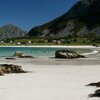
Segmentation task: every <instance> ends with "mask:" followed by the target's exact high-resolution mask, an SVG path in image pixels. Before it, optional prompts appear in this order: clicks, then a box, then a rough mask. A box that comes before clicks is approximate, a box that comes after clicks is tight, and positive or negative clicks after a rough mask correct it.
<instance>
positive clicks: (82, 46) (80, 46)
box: [0, 45, 99, 48]
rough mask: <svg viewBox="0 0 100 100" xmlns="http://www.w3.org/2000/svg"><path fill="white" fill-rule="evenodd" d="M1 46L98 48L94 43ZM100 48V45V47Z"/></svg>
mask: <svg viewBox="0 0 100 100" xmlns="http://www.w3.org/2000/svg"><path fill="white" fill-rule="evenodd" d="M0 47H51V48H55V47H56V48H96V47H95V46H92V45H78V46H77V45H73V46H67V45H51V46H50V45H34V46H24V45H22V46H20V45H19V46H0ZM98 48H99V47H98Z"/></svg>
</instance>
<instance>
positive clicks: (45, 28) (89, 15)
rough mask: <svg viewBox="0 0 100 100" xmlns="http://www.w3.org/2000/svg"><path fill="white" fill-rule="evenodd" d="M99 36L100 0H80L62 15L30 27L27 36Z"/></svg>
mask: <svg viewBox="0 0 100 100" xmlns="http://www.w3.org/2000/svg"><path fill="white" fill-rule="evenodd" d="M69 34H70V35H73V36H74V35H78V36H80V37H85V36H86V37H87V36H88V35H89V34H91V35H92V34H96V36H100V0H80V1H78V2H77V3H76V4H75V5H74V6H72V8H71V9H70V10H69V11H68V12H66V13H65V14H63V15H62V16H60V17H58V18H56V19H54V20H53V21H50V22H48V23H46V24H44V25H41V26H37V27H34V28H32V29H31V30H30V31H29V32H28V34H27V36H29V37H30V36H33V37H46V36H49V37H65V36H68V35H69Z"/></svg>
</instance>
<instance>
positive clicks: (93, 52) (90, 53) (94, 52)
mask: <svg viewBox="0 0 100 100" xmlns="http://www.w3.org/2000/svg"><path fill="white" fill-rule="evenodd" d="M96 53H98V51H97V50H94V51H92V52H89V53H83V54H82V55H84V56H87V55H92V54H96Z"/></svg>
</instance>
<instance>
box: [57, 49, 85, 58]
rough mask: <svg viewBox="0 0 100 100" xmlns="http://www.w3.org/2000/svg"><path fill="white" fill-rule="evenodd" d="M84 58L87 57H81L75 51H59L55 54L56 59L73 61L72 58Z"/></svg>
mask: <svg viewBox="0 0 100 100" xmlns="http://www.w3.org/2000/svg"><path fill="white" fill-rule="evenodd" d="M84 57H85V56H83V55H80V54H78V53H76V52H75V51H73V50H57V51H56V52H55V58H66V59H72V58H84Z"/></svg>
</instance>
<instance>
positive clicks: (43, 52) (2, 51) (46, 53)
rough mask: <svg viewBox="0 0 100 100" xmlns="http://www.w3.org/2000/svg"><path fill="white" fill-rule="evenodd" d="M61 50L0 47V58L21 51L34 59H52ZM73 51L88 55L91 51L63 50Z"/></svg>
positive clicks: (52, 48) (79, 49)
mask: <svg viewBox="0 0 100 100" xmlns="http://www.w3.org/2000/svg"><path fill="white" fill-rule="evenodd" d="M58 49H62V48H60V47H59V48H56V47H0V57H6V56H13V55H14V53H15V52H16V51H21V52H23V53H24V54H26V55H31V56H34V57H54V56H55V51H56V50H58ZM63 49H71V50H75V51H76V52H78V53H89V52H92V51H93V50H92V49H85V48H84V49H83V48H63Z"/></svg>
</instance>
